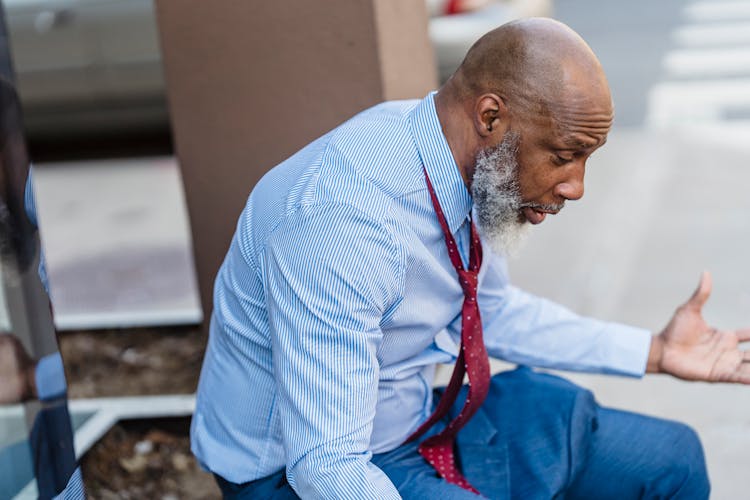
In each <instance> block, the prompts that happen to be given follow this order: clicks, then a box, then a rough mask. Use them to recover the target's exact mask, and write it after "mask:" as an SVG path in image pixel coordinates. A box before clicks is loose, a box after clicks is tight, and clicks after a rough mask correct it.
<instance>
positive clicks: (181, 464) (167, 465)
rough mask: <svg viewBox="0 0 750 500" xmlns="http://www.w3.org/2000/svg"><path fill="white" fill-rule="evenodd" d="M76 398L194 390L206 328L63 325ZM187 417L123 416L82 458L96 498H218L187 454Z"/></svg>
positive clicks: (70, 385) (90, 491)
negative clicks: (68, 327)
mask: <svg viewBox="0 0 750 500" xmlns="http://www.w3.org/2000/svg"><path fill="white" fill-rule="evenodd" d="M58 340H59V343H60V352H61V353H62V356H63V360H64V364H65V372H66V377H67V381H68V394H69V396H70V397H71V398H91V397H107V396H134V395H154V394H190V393H193V392H194V391H195V388H196V386H197V383H198V375H199V373H200V367H201V361H202V359H203V353H204V350H205V345H206V335H205V334H204V333H203V332H202V331H201V328H200V327H197V326H189V327H169V328H140V329H128V330H97V331H75V332H63V333H61V334H60V335H59V339H58ZM189 428H190V419H189V418H169V419H149V420H125V421H121V422H119V423H118V424H117V425H115V426H114V427H113V428H112V429H110V430H109V431H108V432H107V434H106V435H105V436H104V437H103V438H102V439H101V440H99V442H97V443H96V444H95V445H94V446H93V447H92V448H91V449H90V450H89V451H88V452H87V453H86V454H85V455H84V457H83V458H82V459H81V468H82V472H83V480H84V484H85V486H86V491H87V493H88V495H89V498H92V499H103V500H110V499H112V500H113V499H142V498H149V499H161V500H176V499H183V498H185V499H193V498H194V499H209V500H210V499H213V498H220V497H221V495H220V493H219V489H218V487H217V486H216V483H215V481H214V479H213V477H212V476H211V474H208V473H206V472H205V471H203V470H202V469H201V468H200V466H199V465H198V463H197V461H196V460H195V457H193V455H192V454H191V453H190V438H189Z"/></svg>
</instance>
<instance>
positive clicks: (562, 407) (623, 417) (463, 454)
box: [217, 367, 710, 500]
mask: <svg viewBox="0 0 750 500" xmlns="http://www.w3.org/2000/svg"><path fill="white" fill-rule="evenodd" d="M440 392H441V390H437V391H436V393H437V394H436V398H435V400H436V401H437V400H438V399H439V395H440ZM465 396H466V387H465V388H464V390H463V393H462V395H461V396H459V399H458V400H457V402H456V404H455V405H454V408H453V410H452V412H453V413H452V414H451V415H450V418H452V417H453V416H455V414H457V413H458V411H460V409H461V407H462V405H463V400H464V398H465ZM450 418H446V421H445V422H442V423H441V424H440V425H439V426H436V429H434V431H432V432H431V433H430V434H433V433H435V432H438V431H439V430H440V428H441V427H442V426H444V425H446V424H447V422H448V421H450ZM428 435H429V434H428ZM456 455H457V458H458V460H459V463H460V468H461V470H462V471H463V473H464V475H465V476H466V478H467V479H468V480H469V482H470V483H471V484H472V485H473V486H474V487H476V488H477V489H478V490H479V491H480V492H481V493H482V495H483V496H484V497H487V498H491V499H511V498H513V499H516V498H517V499H549V498H571V499H618V500H624V499H636V498H647V499H667V498H670V499H671V498H674V499H706V498H708V494H709V490H710V488H709V482H708V475H707V473H706V466H705V461H704V457H703V449H702V447H701V444H700V441H699V439H698V436H697V435H696V434H695V432H694V431H693V430H692V429H690V428H689V427H687V426H686V425H683V424H680V423H677V422H671V421H667V420H662V419H657V418H652V417H646V416H643V415H639V414H635V413H629V412H624V411H618V410H613V409H609V408H603V407H600V406H599V405H598V404H597V403H596V401H595V400H594V398H593V396H592V394H591V393H590V392H589V391H587V390H585V389H583V388H581V387H578V386H576V385H574V384H572V383H570V382H568V381H566V380H564V379H562V378H559V377H555V376H552V375H548V374H542V373H536V372H534V371H532V370H530V369H528V368H524V367H521V368H518V369H516V370H513V371H509V372H504V373H500V374H498V375H495V376H494V377H493V378H492V382H491V386H490V392H489V395H488V396H487V400H486V401H485V403H484V405H483V406H482V408H481V409H480V410H479V411H478V412H477V414H476V415H474V417H473V418H472V419H471V420H470V421H469V423H468V424H467V425H466V427H464V428H463V429H461V431H460V432H459V434H458V438H457V440H456ZM372 461H373V463H374V464H375V465H377V466H378V467H380V468H381V469H382V470H383V472H385V474H386V475H387V476H388V477H389V478H390V479H391V481H392V482H393V484H394V485H395V486H396V488H398V490H399V492H400V493H401V496H402V497H403V498H405V499H429V498H439V499H440V500H454V499H456V500H457V499H466V500H468V499H476V498H478V497H477V496H476V495H474V494H472V493H470V492H468V491H466V490H463V489H461V488H459V487H457V486H454V485H451V484H449V483H447V482H445V481H444V480H443V479H441V478H440V477H438V476H437V475H436V473H435V470H434V469H433V468H432V467H431V466H430V465H429V464H428V463H427V462H425V460H424V459H423V458H422V457H421V456H420V455H419V454H418V453H417V443H408V444H404V445H402V446H400V447H398V448H396V449H395V450H393V451H390V452H387V453H381V454H377V455H374V456H373V458H372ZM217 482H218V483H219V487H220V488H221V490H222V492H223V494H224V497H225V498H233V499H234V498H236V499H249V498H263V499H266V498H268V499H294V498H298V497H297V495H296V494H295V492H294V491H293V490H292V488H291V487H290V486H289V484H288V483H287V482H286V478H285V474H284V471H283V470H281V471H278V472H277V473H276V474H273V475H271V476H268V477H265V478H262V479H258V480H255V481H251V482H249V483H245V484H234V483H230V482H228V481H225V480H224V479H223V478H221V477H218V476H217Z"/></svg>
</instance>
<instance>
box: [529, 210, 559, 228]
mask: <svg viewBox="0 0 750 500" xmlns="http://www.w3.org/2000/svg"><path fill="white" fill-rule="evenodd" d="M556 213H557V212H556V211H555V212H552V211H546V210H539V209H537V208H531V207H524V209H523V215H524V217H526V220H527V221H529V223H531V224H541V223H542V221H543V220H544V219H545V218H546V217H547V214H556Z"/></svg>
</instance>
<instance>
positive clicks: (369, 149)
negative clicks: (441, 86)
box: [321, 100, 421, 198]
mask: <svg viewBox="0 0 750 500" xmlns="http://www.w3.org/2000/svg"><path fill="white" fill-rule="evenodd" d="M418 103H419V101H417V100H404V101H387V102H384V103H381V104H378V105H377V106H373V107H372V108H369V109H367V110H365V111H363V112H362V113H360V114H358V115H357V116H355V117H354V118H352V119H351V120H349V121H347V122H346V123H344V124H342V125H341V126H340V127H338V128H337V129H335V130H334V131H332V133H331V134H330V135H329V136H328V141H327V144H326V148H325V152H324V154H323V156H322V164H323V168H322V171H321V174H322V177H321V182H323V183H325V182H332V183H334V184H335V185H342V182H343V183H344V184H345V183H346V182H345V181H344V179H345V178H346V179H348V180H349V181H352V182H354V185H359V186H361V187H362V188H363V189H365V190H368V189H371V188H374V189H375V190H376V191H378V192H380V194H382V195H383V196H385V197H387V198H397V197H399V196H400V195H401V194H402V193H403V192H405V191H407V190H409V189H410V187H409V186H410V185H411V184H412V183H413V182H415V181H416V180H419V178H420V177H419V176H420V175H421V159H420V157H419V152H418V150H417V147H416V144H415V142H414V137H413V133H412V130H411V126H410V122H409V114H410V112H411V110H412V109H414V107H415V106H416V105H417V104H418Z"/></svg>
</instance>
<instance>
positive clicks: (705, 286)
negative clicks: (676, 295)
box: [685, 271, 711, 311]
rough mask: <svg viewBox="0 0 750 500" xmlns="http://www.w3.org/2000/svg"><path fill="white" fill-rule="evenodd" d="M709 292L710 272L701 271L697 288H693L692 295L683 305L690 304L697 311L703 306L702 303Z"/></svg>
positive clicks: (706, 298)
mask: <svg viewBox="0 0 750 500" xmlns="http://www.w3.org/2000/svg"><path fill="white" fill-rule="evenodd" d="M710 294H711V273H709V272H708V271H703V273H702V274H701V280H700V283H698V288H696V289H695V291H694V292H693V295H692V296H691V297H690V298H689V299H688V301H687V303H686V304H685V305H687V306H690V307H692V308H694V309H696V310H698V311H700V310H701V309H702V308H703V305H704V304H705V303H706V301H707V300H708V296H709V295H710Z"/></svg>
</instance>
